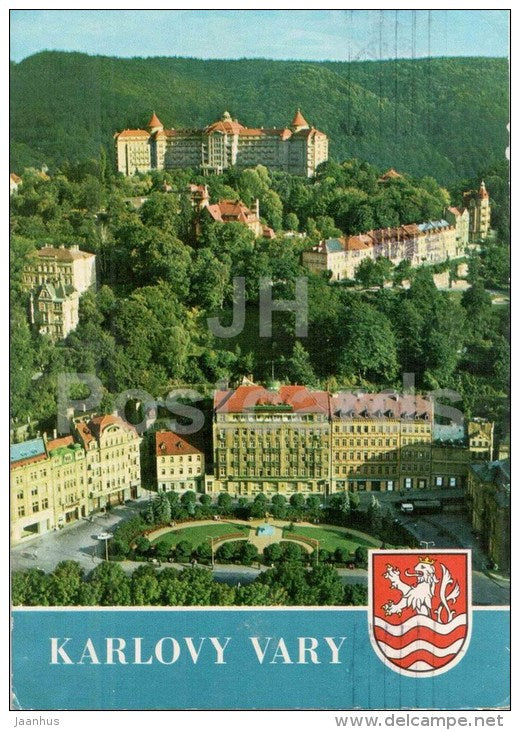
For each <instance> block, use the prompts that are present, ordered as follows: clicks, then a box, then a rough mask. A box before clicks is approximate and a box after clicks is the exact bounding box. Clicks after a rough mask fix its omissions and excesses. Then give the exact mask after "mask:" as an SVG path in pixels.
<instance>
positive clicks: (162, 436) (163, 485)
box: [155, 431, 204, 493]
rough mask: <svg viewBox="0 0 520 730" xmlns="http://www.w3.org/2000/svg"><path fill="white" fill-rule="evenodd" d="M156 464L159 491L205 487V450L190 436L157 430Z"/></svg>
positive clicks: (199, 490)
mask: <svg viewBox="0 0 520 730" xmlns="http://www.w3.org/2000/svg"><path fill="white" fill-rule="evenodd" d="M155 464H156V475H157V491H159V492H172V491H173V492H179V493H183V492H187V491H193V492H202V491H204V452H203V451H202V449H200V448H198V446H196V445H195V443H194V442H193V440H192V439H190V438H189V437H185V436H180V435H179V434H176V433H173V432H172V431H157V433H156V434H155Z"/></svg>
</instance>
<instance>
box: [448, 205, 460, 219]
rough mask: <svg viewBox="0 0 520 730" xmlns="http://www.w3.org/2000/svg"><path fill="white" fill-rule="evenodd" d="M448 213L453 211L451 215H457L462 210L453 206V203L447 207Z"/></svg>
mask: <svg viewBox="0 0 520 730" xmlns="http://www.w3.org/2000/svg"><path fill="white" fill-rule="evenodd" d="M448 210H449V211H450V213H453V215H456V216H457V217H458V216H460V215H462V213H463V211H460V210H459V209H458V208H455V207H454V206H453V205H452V206H450V207H449V208H448Z"/></svg>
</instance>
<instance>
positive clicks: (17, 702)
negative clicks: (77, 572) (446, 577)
mask: <svg viewBox="0 0 520 730" xmlns="http://www.w3.org/2000/svg"><path fill="white" fill-rule="evenodd" d="M509 621H510V613H509V609H507V610H499V609H496V610H495V609H488V610H479V609H474V611H473V629H472V636H471V640H470V644H469V648H468V651H467V653H466V654H465V656H464V657H463V659H462V660H461V661H460V663H459V664H457V665H456V666H455V667H453V669H451V670H450V671H447V672H446V673H444V674H441V675H438V676H435V677H429V678H428V677H420V678H411V677H406V676H402V675H400V674H399V673H397V672H396V671H394V670H392V669H390V668H388V667H386V666H385V665H384V664H383V663H382V662H381V660H380V659H379V658H378V657H377V656H376V654H375V653H374V650H373V648H372V646H371V643H370V638H369V633H368V632H369V629H368V620H367V612H366V610H365V609H349V608H345V609H338V608H331V609H292V610H291V609H280V610H278V609H275V610H262V609H238V608H232V609H227V610H226V609H225V610H222V609H218V610H213V609H209V610H208V609H207V608H204V609H185V608H181V609H177V608H175V609H173V608H172V609H169V608H167V609H159V610H154V609H142V610H135V609H95V610H92V609H55V608H52V609H14V610H13V633H12V647H13V654H12V672H13V679H12V684H13V692H14V696H15V699H14V707H15V708H16V709H23V710H152V709H161V710H178V709H200V710H203V709H226V710H232V709H264V710H265V709H306V710H309V709H322V710H325V709H328V710H336V709H337V710H348V709H365V710H369V709H407V708H416V709H419V708H420V709H480V708H505V707H507V706H508V705H509V686H510V684H509V683H510V665H509V660H510V654H509V628H510V627H509Z"/></svg>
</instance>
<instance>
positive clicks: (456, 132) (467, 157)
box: [11, 52, 509, 183]
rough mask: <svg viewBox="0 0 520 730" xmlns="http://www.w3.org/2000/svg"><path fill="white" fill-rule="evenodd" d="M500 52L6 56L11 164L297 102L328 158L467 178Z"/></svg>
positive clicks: (480, 147) (491, 110) (504, 70)
mask: <svg viewBox="0 0 520 730" xmlns="http://www.w3.org/2000/svg"><path fill="white" fill-rule="evenodd" d="M508 93H509V79H508V65H507V60H506V59H492V58H442V59H432V60H417V61H406V60H403V61H398V62H397V63H396V62H394V61H385V62H382V63H379V62H355V63H352V64H348V63H340V62H303V61H268V60H238V61H218V60H211V61H202V60H198V59H185V58H147V59H142V58H133V59H120V58H108V57H102V56H88V55H85V54H81V53H64V52H43V53H38V54H36V55H34V56H31V57H29V58H26V59H25V60H24V61H22V62H21V63H18V64H14V63H13V64H12V65H11V169H12V170H14V171H15V172H21V171H22V170H23V168H24V167H25V166H31V165H34V166H39V165H41V164H47V165H48V166H49V168H51V170H52V167H53V166H54V165H56V164H59V163H60V162H62V161H63V160H65V159H68V160H79V159H83V158H86V157H93V156H95V157H97V156H98V155H99V150H100V146H101V145H103V146H105V147H106V149H107V151H108V152H109V154H110V155H113V139H112V136H113V133H114V132H115V131H116V130H121V129H124V128H126V127H136V126H143V125H144V124H146V122H147V121H148V119H149V117H150V112H151V111H152V110H155V111H156V112H157V114H158V115H159V117H160V119H161V120H162V122H163V123H164V124H165V126H168V127H170V126H173V127H177V126H205V125H206V124H208V123H210V122H211V121H213V120H215V119H216V118H219V117H220V116H221V115H222V112H223V111H224V110H228V111H229V112H230V113H231V114H232V116H233V117H237V118H238V119H239V120H240V121H241V122H242V123H243V124H246V125H250V126H254V127H259V126H261V125H263V126H266V127H267V126H285V125H287V124H289V123H290V121H291V119H292V116H293V114H294V111H295V109H296V107H298V106H299V107H301V109H302V111H303V113H304V115H305V117H306V118H307V120H308V121H309V122H310V123H312V124H314V125H315V126H317V127H318V128H320V129H322V130H323V131H325V132H326V133H327V134H328V135H329V137H330V155H331V157H333V158H335V159H337V160H343V159H346V158H350V157H360V158H362V159H365V160H368V161H370V162H372V163H375V164H376V165H378V166H380V167H382V168H385V167H395V168H398V169H400V170H402V171H404V172H408V173H411V174H413V175H431V176H433V177H436V178H437V179H438V180H439V181H441V182H443V183H450V182H454V181H455V180H458V179H460V178H467V177H473V176H475V175H476V174H478V171H479V170H480V169H481V168H482V167H485V166H487V165H489V164H490V163H492V162H494V161H496V160H497V159H503V155H504V149H505V147H506V145H507V131H506V124H507V121H508Z"/></svg>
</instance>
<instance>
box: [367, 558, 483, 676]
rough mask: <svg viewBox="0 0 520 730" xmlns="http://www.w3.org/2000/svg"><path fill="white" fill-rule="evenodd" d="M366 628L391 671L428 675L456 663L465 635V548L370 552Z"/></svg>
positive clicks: (467, 590)
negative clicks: (367, 623)
mask: <svg viewBox="0 0 520 730" xmlns="http://www.w3.org/2000/svg"><path fill="white" fill-rule="evenodd" d="M369 571H370V575H369V594H370V608H369V631H370V639H371V642H372V646H373V647H374V650H375V652H376V654H377V655H378V656H379V658H380V659H381V660H382V661H383V662H384V663H385V664H386V665H387V666H389V667H391V668H392V669H394V670H395V671H397V672H400V673H402V674H406V675H408V676H414V677H420V676H422V677H425V676H429V677H431V676H432V675H434V674H441V673H442V672H446V671H448V669H451V668H452V667H453V666H455V664H457V663H458V662H459V661H460V660H461V659H462V657H463V656H464V653H465V652H466V649H467V647H468V644H469V638H470V633H471V605H470V597H471V590H470V589H471V559H470V551H469V550H428V551H426V552H417V551H413V550H395V551H392V550H371V551H370V557H369Z"/></svg>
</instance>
